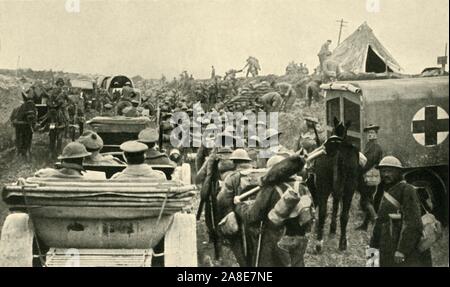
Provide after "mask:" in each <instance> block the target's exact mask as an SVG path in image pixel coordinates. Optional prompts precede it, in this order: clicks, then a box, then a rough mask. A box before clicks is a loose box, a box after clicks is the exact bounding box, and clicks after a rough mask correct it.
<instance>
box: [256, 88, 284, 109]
mask: <svg viewBox="0 0 450 287" xmlns="http://www.w3.org/2000/svg"><path fill="white" fill-rule="evenodd" d="M282 102H283V97H282V96H281V95H280V94H279V93H278V92H269V93H266V94H264V95H262V96H260V97H257V98H256V104H257V105H262V106H263V107H264V111H265V112H266V113H270V112H278V111H279V110H280V107H281V104H282Z"/></svg>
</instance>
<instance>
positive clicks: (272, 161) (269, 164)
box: [266, 154, 286, 168]
mask: <svg viewBox="0 0 450 287" xmlns="http://www.w3.org/2000/svg"><path fill="white" fill-rule="evenodd" d="M285 158H286V157H284V156H282V155H278V154H277V155H274V156H272V157H271V158H269V160H268V161H267V163H266V167H267V168H271V167H272V166H274V165H276V164H277V163H279V162H280V161H282V160H284V159H285Z"/></svg>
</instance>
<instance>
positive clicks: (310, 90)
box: [306, 77, 322, 107]
mask: <svg viewBox="0 0 450 287" xmlns="http://www.w3.org/2000/svg"><path fill="white" fill-rule="evenodd" d="M321 84H322V80H321V79H320V78H317V77H315V78H313V80H312V81H311V82H309V83H308V84H307V85H306V99H307V100H308V107H310V106H311V104H312V101H313V99H314V100H315V101H316V102H318V101H319V99H320V85H321Z"/></svg>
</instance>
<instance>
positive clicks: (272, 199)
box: [235, 179, 310, 267]
mask: <svg viewBox="0 0 450 287" xmlns="http://www.w3.org/2000/svg"><path fill="white" fill-rule="evenodd" d="M294 183H295V180H293V179H290V180H289V181H288V182H285V184H278V185H277V186H278V188H279V191H280V192H283V193H284V192H286V190H287V188H288V186H290V187H291V188H293V187H294ZM287 185H288V186H287ZM299 186H301V185H299ZM301 188H306V187H304V186H301ZM279 191H277V189H276V187H275V186H274V185H269V186H263V187H262V188H261V190H260V191H259V193H258V195H257V196H256V198H255V200H254V202H252V203H250V204H248V203H240V204H237V205H236V208H235V212H236V214H237V216H238V218H239V219H240V220H241V221H242V222H243V223H244V224H245V225H246V226H248V228H247V229H248V230H250V231H249V235H250V240H251V242H252V243H251V244H250V246H252V247H253V249H252V250H250V252H249V253H250V254H251V262H252V266H254V265H255V263H256V255H257V254H256V253H257V244H258V239H259V238H258V237H259V233H261V246H260V254H259V260H258V266H261V267H289V266H290V267H304V259H303V256H304V254H305V251H306V246H307V243H308V239H307V238H306V237H305V235H306V233H307V232H309V230H310V225H305V226H300V225H299V221H298V218H297V217H294V218H289V219H286V220H285V221H284V223H283V224H282V225H279V226H278V225H275V224H274V223H272V221H270V220H269V218H268V213H269V211H270V210H271V209H272V208H273V207H274V206H275V205H276V204H277V202H278V201H279V200H280V198H281V197H280V193H279ZM261 226H262V228H261ZM283 235H285V236H286V237H284V238H283ZM282 238H283V239H285V240H282ZM280 240H282V241H281V242H284V243H285V244H284V245H285V246H282V247H283V249H282V248H280V244H279V242H280Z"/></svg>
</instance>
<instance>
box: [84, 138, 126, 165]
mask: <svg viewBox="0 0 450 287" xmlns="http://www.w3.org/2000/svg"><path fill="white" fill-rule="evenodd" d="M77 141H78V142H79V143H81V144H83V145H84V146H85V147H86V149H87V150H89V151H91V153H92V154H91V155H90V156H89V157H86V158H85V159H84V164H89V165H117V164H124V162H121V161H120V160H118V159H116V158H115V157H113V156H112V155H106V156H105V155H102V154H100V153H99V151H100V150H101V149H102V148H103V140H102V138H101V137H100V136H99V135H98V134H97V133H95V132H93V131H86V132H85V133H83V134H82V135H81V136H80V137H79V138H78V140H77Z"/></svg>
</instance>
